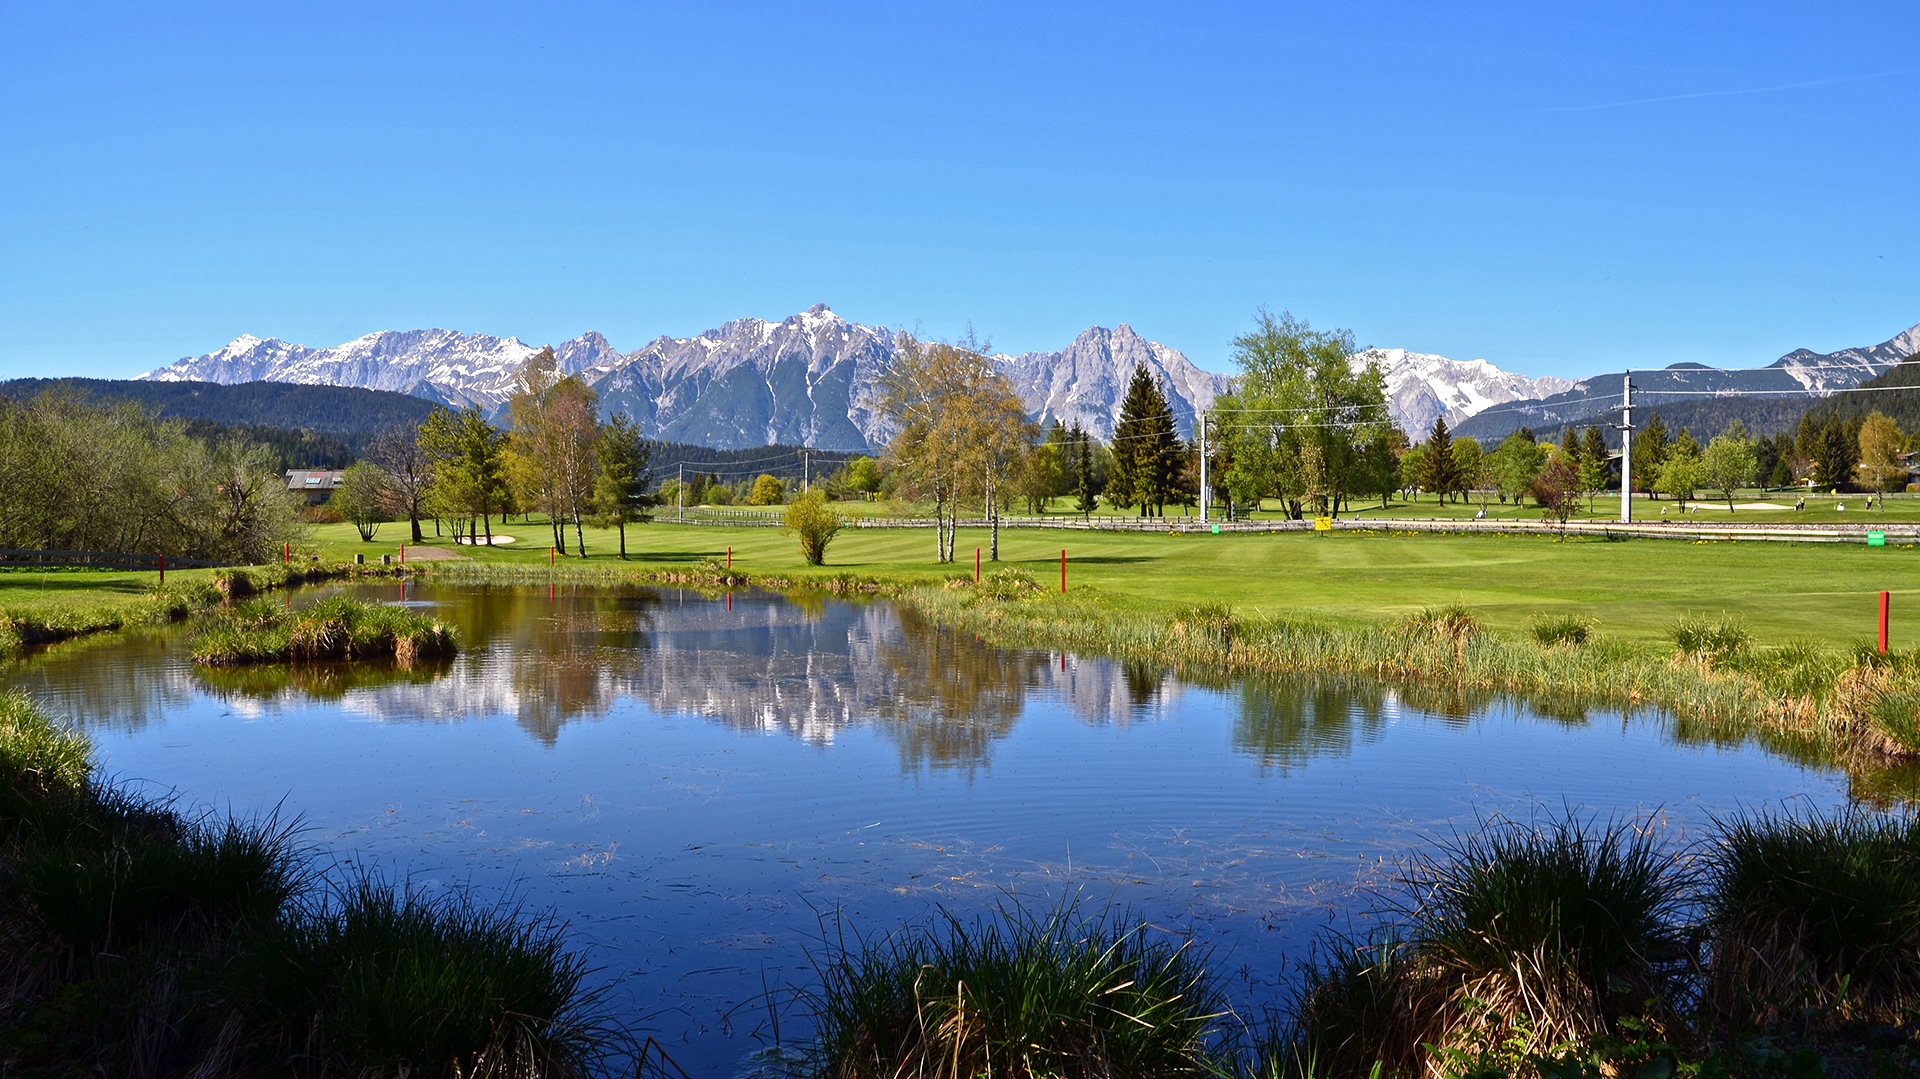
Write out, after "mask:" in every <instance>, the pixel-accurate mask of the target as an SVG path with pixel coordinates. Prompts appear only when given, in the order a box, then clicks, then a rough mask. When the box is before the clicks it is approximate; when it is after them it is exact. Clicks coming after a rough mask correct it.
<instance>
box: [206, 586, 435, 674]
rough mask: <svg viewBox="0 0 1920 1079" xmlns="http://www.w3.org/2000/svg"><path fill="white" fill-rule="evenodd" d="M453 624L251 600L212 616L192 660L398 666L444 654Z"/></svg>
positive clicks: (395, 613)
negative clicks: (378, 661)
mask: <svg viewBox="0 0 1920 1079" xmlns="http://www.w3.org/2000/svg"><path fill="white" fill-rule="evenodd" d="M455 650H456V645H455V643H454V634H453V627H451V626H447V625H444V624H442V623H440V622H436V621H434V620H433V619H431V618H428V617H427V616H425V615H422V614H419V613H417V612H414V611H410V610H407V609H406V608H404V607H393V606H388V605H386V604H380V603H363V602H360V601H358V600H352V599H346V598H334V599H328V600H322V601H321V602H319V603H316V604H314V605H313V606H311V607H308V608H306V609H304V610H300V611H283V610H281V609H280V608H279V607H277V606H275V605H274V604H273V603H271V602H268V601H262V600H256V601H253V602H251V603H243V604H238V605H236V606H234V607H232V608H230V609H228V610H225V611H222V612H220V613H219V614H217V615H215V616H214V620H213V622H212V624H211V625H209V626H208V627H207V628H206V629H205V630H203V631H201V633H200V634H199V636H197V637H195V638H194V641H193V659H194V662H196V663H202V664H207V665H210V666H217V665H226V664H243V663H282V662H288V661H294V662H318V661H327V660H356V659H391V660H393V661H394V662H395V663H397V664H399V665H400V666H402V667H409V666H411V665H412V664H413V663H414V662H416V661H418V660H424V659H437V658H441V657H445V656H451V655H452V654H453V653H454V651H455Z"/></svg>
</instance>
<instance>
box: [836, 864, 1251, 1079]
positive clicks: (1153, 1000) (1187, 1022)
mask: <svg viewBox="0 0 1920 1079" xmlns="http://www.w3.org/2000/svg"><path fill="white" fill-rule="evenodd" d="M819 966H820V968H821V971H820V973H821V977H822V982H823V984H822V986H821V988H820V990H819V992H818V994H817V996H816V1001H815V1002H816V1016H817V1021H818V1025H819V1041H818V1052H819V1055H820V1061H821V1074H822V1075H823V1076H829V1077H838V1079H853V1077H861V1079H867V1077H874V1079H878V1077H893V1076H904V1075H913V1076H923V1077H926V1079H970V1077H973V1076H979V1075H994V1076H1006V1077H1008V1079H1035V1077H1042V1076H1059V1077H1067V1079H1079V1077H1087V1079H1093V1077H1107V1076H1180V1075H1199V1074H1203V1073H1205V1072H1206V1071H1207V1070H1208V1068H1209V1066H1210V1060H1209V1057H1208V1054H1207V1051H1206V1049H1207V1040H1208V1037H1209V1035H1210V1034H1211V1033H1212V1030H1213V1026H1214V1024H1215V1023H1216V1022H1217V1021H1218V1020H1219V1019H1220V1018H1221V1017H1222V1016H1223V1015H1224V1014H1225V1013H1224V1009H1223V1008H1222V1006H1221V1005H1220V1004H1219V996H1218V994H1217V992H1216V990H1215V988H1214V986H1213V983H1212V981H1211V979H1210V978H1209V976H1208V975H1207V973H1206V970H1205V966H1204V964H1203V963H1202V962H1201V960H1200V957H1198V956H1197V955H1195V954H1194V952H1193V951H1192V949H1191V948H1189V947H1188V946H1187V945H1186V944H1185V943H1184V942H1175V941H1172V940H1169V939H1166V938H1163V937H1161V936H1158V935H1157V934H1156V931H1155V930H1153V929H1151V928H1150V927H1147V926H1144V925H1140V924H1137V923H1133V922H1131V921H1130V920H1128V919H1127V918H1126V917H1125V915H1124V914H1123V913H1120V912H1117V911H1114V910H1105V911H1102V912H1100V913H1098V914H1094V915H1086V914H1083V913H1082V912H1081V910H1080V908H1079V907H1078V905H1077V904H1075V903H1074V902H1072V901H1071V900H1069V901H1066V902H1063V903H1061V904H1060V905H1058V906H1056V907H1054V908H1052V909H1051V910H1049V911H1047V912H1045V913H1035V912H1032V911H1029V910H1026V909H1024V908H1021V907H1019V906H1009V907H1003V908H1002V909H1001V910H1000V911H999V913H998V915H997V916H996V917H991V918H985V919H980V920H977V921H973V922H963V921H961V920H960V919H959V918H958V917H955V916H954V915H951V914H945V913H943V914H942V916H941V918H940V920H939V921H938V922H937V923H935V924H933V925H927V926H917V927H911V928H908V929H905V930H902V931H900V932H898V933H895V934H892V935H890V936H887V937H884V938H879V939H876V940H866V941H858V942H855V943H853V944H851V945H848V944H846V943H844V942H842V943H841V944H838V945H836V946H834V947H833V948H832V949H831V950H830V952H829V954H827V955H826V956H825V957H823V960H822V961H821V963H820V964H819Z"/></svg>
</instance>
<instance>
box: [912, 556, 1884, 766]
mask: <svg viewBox="0 0 1920 1079" xmlns="http://www.w3.org/2000/svg"><path fill="white" fill-rule="evenodd" d="M1007 572H1009V573H1016V574H1017V573H1019V571H1007ZM897 597H898V598H899V599H900V601H902V602H905V603H908V604H910V605H912V606H914V607H915V608H917V609H919V610H920V611H921V612H923V613H924V614H926V615H927V616H928V617H930V618H932V619H934V620H935V621H938V622H941V623H943V624H946V625H950V626H953V627H955V628H957V629H964V630H967V631H970V632H974V633H978V634H980V635H981V636H983V637H985V638H987V639H989V640H992V641H995V642H996V643H1000V644H1006V645H1012V646H1023V647H1035V648H1048V649H1067V650H1073V651H1079V652H1087V653H1095V654H1105V655H1110V656H1113V657H1115V658H1119V659H1123V660H1142V661H1148V662H1154V663H1159V664H1164V665H1166V666H1169V667H1171V668H1172V669H1174V670H1175V671H1176V672H1178V673H1180V674H1181V675H1183V676H1186V677H1192V678H1196V679H1217V678H1221V677H1240V676H1246V675H1295V674H1310V675H1336V676H1338V675H1350V676H1363V677H1368V678H1377V679H1382V680H1386V681H1389V682H1398V683H1403V684H1410V685H1429V686H1443V687H1449V688H1452V689H1455V690H1463V691H1476V692H1488V693H1505V694H1511V695H1514V696H1517V697H1520V698H1523V699H1528V700H1537V701H1541V702H1545V703H1546V704H1547V706H1548V707H1549V709H1550V710H1554V711H1559V710H1562V709H1559V708H1556V707H1554V705H1555V704H1556V703H1562V704H1563V703H1565V702H1577V703H1578V704H1579V705H1581V706H1582V707H1586V706H1602V707H1618V708H1639V707H1647V708H1658V709H1663V710H1665V711H1666V712H1668V713H1669V714H1671V715H1672V716H1673V717H1674V719H1675V720H1676V721H1677V722H1678V723H1679V724H1680V725H1681V726H1682V727H1683V728H1684V730H1685V732H1686V733H1688V734H1690V735H1693V736H1700V737H1708V738H1716V739H1737V738H1739V737H1743V736H1745V735H1747V734H1752V733H1758V734H1760V735H1761V736H1762V737H1764V738H1766V739H1767V740H1768V741H1770V742H1772V743H1774V744H1778V745H1782V746H1785V747H1790V748H1795V749H1798V750H1803V751H1808V752H1814V753H1819V754H1823V755H1826V756H1829V757H1832V758H1836V759H1842V760H1859V761H1862V762H1871V761H1877V760H1886V759H1889V758H1902V757H1910V756H1916V755H1920V718H1911V717H1913V712H1911V711H1910V710H1908V708H1907V705H1908V704H1909V703H1920V654H1916V655H1914V656H1906V657H1894V658H1893V659H1892V660H1889V659H1888V658H1886V657H1879V658H1878V659H1873V658H1868V656H1867V655H1865V654H1862V653H1859V652H1857V651H1856V652H1851V653H1850V652H1846V651H1834V650H1832V649H1828V648H1823V647H1819V646H1816V645H1813V644H1810V643H1807V642H1792V643H1788V644H1784V645H1781V646H1777V647H1772V648H1755V647H1752V646H1751V644H1750V643H1749V641H1748V638H1747V637H1746V635H1745V633H1744V631H1743V630H1741V629H1740V628H1739V627H1738V626H1737V624H1728V623H1724V622H1722V623H1715V622H1710V621H1698V620H1694V621H1689V622H1685V623H1683V624H1682V625H1680V626H1677V627H1676V628H1675V632H1674V634H1673V639H1674V642H1675V646H1674V647H1673V648H1672V649H1671V650H1663V649H1661V648H1659V647H1658V646H1652V645H1646V644H1637V643H1631V642H1625V641H1618V640H1610V639H1607V638H1605V637H1602V636H1599V635H1596V634H1593V633H1592V632H1591V627H1590V626H1589V625H1587V624H1586V623H1584V622H1581V621H1578V620H1573V619H1548V620H1543V621H1542V622H1541V623H1538V624H1536V627H1535V629H1534V630H1533V632H1531V633H1530V634H1529V636H1528V637H1526V638H1511V637H1507V636H1504V635H1501V634H1496V633H1491V632H1488V631H1486V630H1484V629H1483V628H1482V627H1481V626H1480V625H1479V623H1478V621H1477V620H1476V619H1475V618H1474V616H1473V613H1472V612H1471V611H1470V610H1468V609H1465V608H1459V607H1442V608H1427V609H1424V610H1421V611H1417V612H1415V613H1413V614H1411V615H1409V616H1407V617H1406V618H1405V619H1403V620H1402V621H1401V622H1399V623H1398V624H1393V625H1386V626H1379V627H1351V626H1344V625H1335V624H1332V623H1328V622H1324V621H1319V620H1315V619H1311V618H1299V617H1285V616H1268V615H1254V616H1247V615H1242V614H1240V613H1238V612H1236V611H1234V610H1232V609H1231V608H1229V607H1227V606H1225V605H1221V604H1195V605H1192V606H1188V607H1182V608H1172V609H1164V610H1140V609H1137V608H1135V607H1132V606H1129V605H1126V604H1124V603H1121V602H1117V601H1115V600H1113V599H1110V598H1109V597H1107V596H1105V595H1104V594H1102V593H1100V592H1099V591H1097V590H1094V589H1090V588H1085V589H1077V590H1075V591H1073V592H1070V593H1067V594H1065V595H1061V594H1059V593H1057V592H1053V591H1051V590H1049V589H1046V588H1043V587H1040V586H1039V585H1037V584H1034V585H1033V586H1032V587H1012V586H1010V585H1007V584H1004V583H1003V584H1001V585H999V586H997V587H992V588H989V587H985V586H981V587H975V586H973V585H972V584H971V582H970V581H959V580H956V581H953V582H949V584H948V586H945V587H940V586H919V587H911V588H903V589H901V590H899V591H898V593H897Z"/></svg>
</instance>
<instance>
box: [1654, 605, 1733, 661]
mask: <svg viewBox="0 0 1920 1079" xmlns="http://www.w3.org/2000/svg"><path fill="white" fill-rule="evenodd" d="M1667 636H1668V637H1669V638H1670V639H1671V640H1672V641H1673V644H1674V647H1675V648H1678V649H1679V650H1680V654H1681V655H1683V656H1692V657H1695V658H1697V659H1700V660H1703V661H1705V662H1707V663H1709V664H1712V663H1716V662H1718V661H1721V660H1725V659H1729V658H1731V657H1733V656H1736V655H1738V654H1739V653H1741V652H1743V651H1745V650H1746V647H1747V644H1748V643H1749V642H1750V641H1751V640H1752V639H1753V635H1752V634H1751V633H1749V632H1747V627H1746V626H1745V625H1743V624H1742V623H1740V622H1739V621H1738V620H1737V619H1732V618H1722V619H1719V620H1718V621H1711V622H1710V621H1708V620H1706V619H1704V618H1696V617H1688V618H1682V619H1680V620H1679V621H1678V622H1675V623H1674V624H1673V626H1672V627H1671V628H1669V629H1668V630H1667Z"/></svg>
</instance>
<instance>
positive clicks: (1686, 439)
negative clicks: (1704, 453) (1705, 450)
mask: <svg viewBox="0 0 1920 1079" xmlns="http://www.w3.org/2000/svg"><path fill="white" fill-rule="evenodd" d="M1665 458H1666V459H1665V460H1663V461H1661V462H1660V476H1659V480H1658V481H1657V482H1656V484H1655V487H1656V488H1657V489H1658V490H1659V491H1660V492H1661V493H1662V494H1669V495H1672V496H1673V497H1674V499H1675V500H1676V501H1678V502H1679V503H1680V508H1681V509H1682V510H1685V509H1686V508H1687V503H1688V502H1689V501H1691V500H1692V498H1693V494H1694V492H1695V491H1698V490H1699V489H1700V488H1701V486H1702V485H1703V484H1705V483H1706V473H1705V470H1704V469H1702V468H1701V466H1700V444H1699V443H1698V442H1695V441H1694V440H1693V432H1691V431H1689V430H1687V429H1686V428H1684V427H1682V428H1681V429H1680V435H1679V437H1678V438H1675V439H1674V440H1673V445H1672V447H1671V448H1670V449H1669V450H1668V452H1667V453H1666V454H1665Z"/></svg>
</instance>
